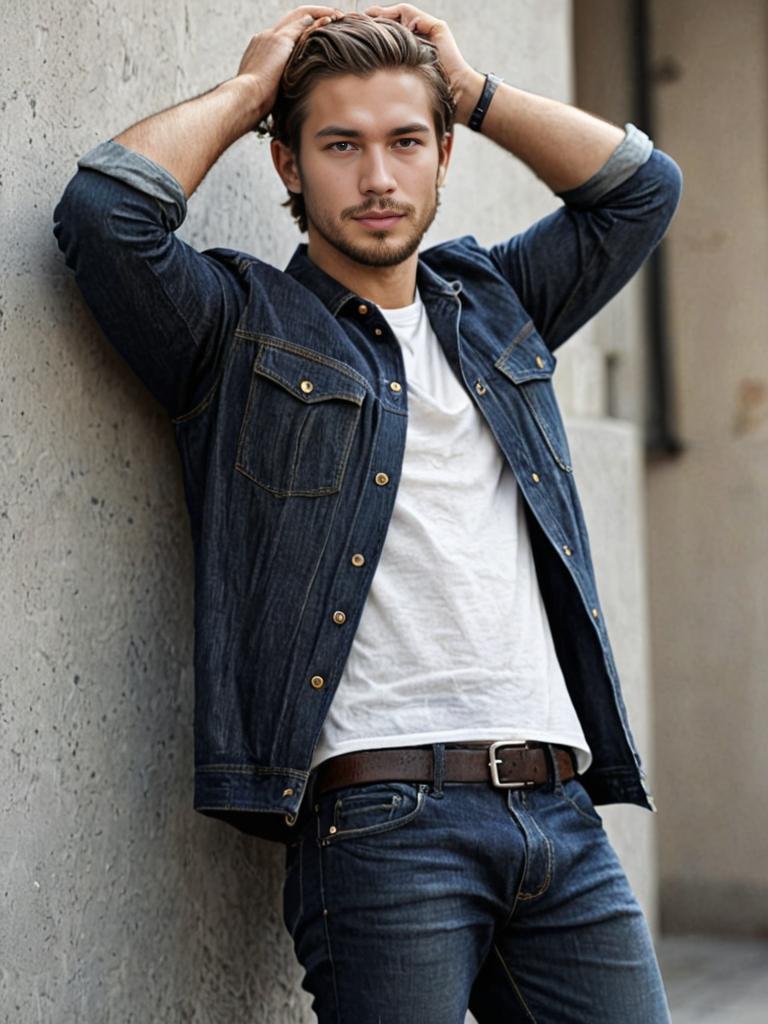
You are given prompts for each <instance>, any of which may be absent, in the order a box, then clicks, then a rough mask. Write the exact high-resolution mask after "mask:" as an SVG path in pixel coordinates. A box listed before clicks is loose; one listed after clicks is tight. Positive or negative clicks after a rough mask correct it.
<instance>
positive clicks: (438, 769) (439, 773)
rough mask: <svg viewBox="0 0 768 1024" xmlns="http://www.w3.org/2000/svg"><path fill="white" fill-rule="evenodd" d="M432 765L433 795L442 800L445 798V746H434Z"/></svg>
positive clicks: (439, 744)
mask: <svg viewBox="0 0 768 1024" xmlns="http://www.w3.org/2000/svg"><path fill="white" fill-rule="evenodd" d="M432 764H433V769H432V770H433V774H434V778H433V780H432V786H433V789H432V795H433V796H435V797H437V798H438V799H441V798H442V797H443V795H444V794H443V781H444V779H445V744H444V743H433V744H432Z"/></svg>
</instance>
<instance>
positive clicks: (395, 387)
mask: <svg viewBox="0 0 768 1024" xmlns="http://www.w3.org/2000/svg"><path fill="white" fill-rule="evenodd" d="M389 390H390V391H402V390H403V385H402V384H400V383H399V382H398V381H396V380H391V381H390V382H389Z"/></svg>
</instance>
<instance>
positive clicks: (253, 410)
mask: <svg viewBox="0 0 768 1024" xmlns="http://www.w3.org/2000/svg"><path fill="white" fill-rule="evenodd" d="M313 356H314V354H313V353H309V352H307V351H306V350H304V354H302V350H298V351H297V350H293V349H285V348H279V347H276V346H272V345H263V346H262V347H261V348H260V349H259V352H258V354H257V356H256V359H255V360H254V363H253V372H252V377H251V384H250V388H249V392H248V403H247V405H246V409H245V415H244V416H243V422H242V425H241V428H240V436H239V438H238V444H237V458H236V469H237V470H238V471H239V472H240V473H242V474H244V475H245V476H247V477H248V478H249V479H250V480H252V481H253V482H254V483H256V484H258V486H259V487H263V488H264V489H265V490H267V491H269V492H270V493H271V494H274V495H276V496H277V497H281V498H287V497H293V496H302V495H303V496H319V495H323V494H333V493H335V492H336V491H338V490H339V489H340V488H341V483H342V480H343V478H344V471H345V469H346V466H347V461H348V459H349V452H350V449H351V446H352V440H353V437H354V433H355V428H356V426H357V423H358V420H359V418H360V410H361V407H362V404H363V399H364V397H365V391H366V388H365V384H364V382H363V381H362V380H361V379H359V378H358V377H357V375H355V374H354V371H346V370H344V369H343V368H342V367H341V366H336V365H332V364H331V363H330V362H325V361H324V362H319V361H318V360H317V358H316V357H313Z"/></svg>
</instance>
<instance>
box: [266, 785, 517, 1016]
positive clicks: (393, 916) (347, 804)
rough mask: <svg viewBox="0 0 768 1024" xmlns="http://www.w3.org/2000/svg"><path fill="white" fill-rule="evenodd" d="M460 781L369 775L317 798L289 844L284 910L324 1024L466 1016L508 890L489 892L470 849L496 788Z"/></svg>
mask: <svg viewBox="0 0 768 1024" xmlns="http://www.w3.org/2000/svg"><path fill="white" fill-rule="evenodd" d="M464 788H465V789H466V790H469V791H470V792H466V793H465V794H464V795H463V799H462V798H460V797H459V795H458V794H449V793H445V794H444V795H443V796H440V795H436V794H434V793H433V792H431V790H430V787H429V786H428V785H426V784H410V783H373V784H367V785H364V786H356V787H346V788H344V789H341V790H336V791H331V792H329V793H326V794H323V796H322V797H320V799H319V800H316V801H315V804H316V806H317V807H318V810H317V811H316V812H315V814H314V820H313V822H312V823H311V825H309V826H307V828H305V830H304V835H303V837H302V840H301V842H300V844H298V845H297V846H295V847H294V848H292V849H289V851H288V854H287V874H286V882H285V888H284V919H285V923H286V926H287V927H288V930H289V931H290V932H291V934H292V936H293V940H294V947H295V950H296V954H297V957H298V959H299V962H300V963H301V964H302V966H303V967H304V971H305V976H304V980H303V982H302V984H303V987H304V988H305V989H306V990H307V991H308V992H310V993H311V994H312V996H313V997H314V1000H313V1008H314V1010H315V1013H316V1014H317V1017H318V1019H319V1021H320V1022H321V1024H330V1022H333V1024H411V1022H412V1024H463V1022H464V1019H465V1015H466V1011H467V1007H468V1005H469V993H470V990H471V988H472V983H473V981H474V979H475V976H476V975H477V972H478V971H479V969H480V965H481V964H482V962H483V960H484V958H485V957H486V956H487V954H488V952H489V950H490V948H491V943H492V938H493V929H494V922H495V920H496V919H497V916H498V913H499V911H500V910H503V905H504V904H503V901H504V899H505V898H506V896H507V895H508V894H507V893H505V892H501V893H494V892H493V891H489V874H490V870H489V869H490V868H491V862H492V861H493V860H494V859H495V858H494V856H493V853H492V851H490V850H487V851H485V852H483V851H482V850H481V849H479V848H477V849H476V847H479V846H480V844H481V842H482V839H481V837H482V836H483V835H486V836H487V835H488V833H489V830H492V829H491V828H490V826H489V823H488V822H487V821H485V820H484V819H486V818H487V816H488V814H489V810H490V808H491V806H496V807H497V813H498V814H499V815H500V816H501V815H503V797H501V796H500V795H499V794H498V793H496V794H489V793H488V792H486V791H485V789H484V787H471V786H468V787H464ZM473 789H474V792H472V790H473ZM494 797H495V799H494ZM506 825H507V827H508V828H510V835H511V834H512V832H513V828H511V827H510V823H509V822H507V823H506ZM473 834H476V836H477V838H476V839H474V838H472V836H473ZM506 845H507V848H508V850H509V852H510V853H511V852H512V851H511V850H510V849H509V843H507V844H506ZM521 850H522V847H521V845H520V844H518V851H519V852H520V851H521ZM473 862H474V863H473Z"/></svg>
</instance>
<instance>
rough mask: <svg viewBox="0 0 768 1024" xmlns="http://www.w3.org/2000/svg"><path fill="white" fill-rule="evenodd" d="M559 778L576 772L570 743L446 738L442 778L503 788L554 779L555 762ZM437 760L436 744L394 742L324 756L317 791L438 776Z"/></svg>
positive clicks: (514, 787) (518, 786) (318, 774)
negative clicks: (380, 747) (393, 744)
mask: <svg viewBox="0 0 768 1024" xmlns="http://www.w3.org/2000/svg"><path fill="white" fill-rule="evenodd" d="M552 757H554V758H555V760H556V762H557V771H558V774H559V776H560V779H561V780H562V781H563V782H565V781H567V780H568V779H572V778H573V777H574V775H575V774H576V772H575V769H574V762H573V757H572V754H571V751H570V749H568V748H567V747H557V746H554V745H549V744H546V743H518V742H516V741H509V742H505V741H503V740H500V741H498V742H496V743H488V744H474V743H465V744H446V746H445V766H444V772H443V781H445V782H490V783H491V784H492V785H494V786H498V787H499V788H501V789H525V788H528V787H530V786H541V785H543V784H544V783H546V782H548V781H550V780H551V779H552V762H551V758H552ZM434 779H435V763H434V757H433V753H432V748H431V747H395V748H386V749H383V750H358V751H355V752H354V753H351V754H340V755H339V756H338V757H331V758H329V759H328V760H327V761H323V762H322V764H320V765H319V766H318V768H317V779H316V782H315V794H316V795H318V796H319V795H320V794H321V793H325V792H326V791H327V790H329V789H340V788H341V787H342V786H357V785H361V784H363V783H365V782H433V781H434Z"/></svg>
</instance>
